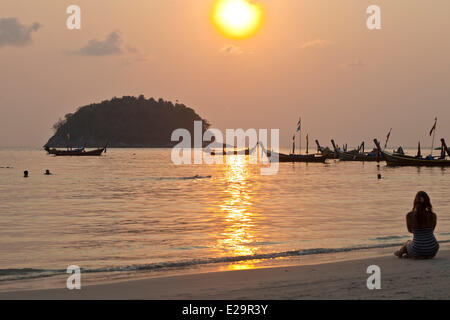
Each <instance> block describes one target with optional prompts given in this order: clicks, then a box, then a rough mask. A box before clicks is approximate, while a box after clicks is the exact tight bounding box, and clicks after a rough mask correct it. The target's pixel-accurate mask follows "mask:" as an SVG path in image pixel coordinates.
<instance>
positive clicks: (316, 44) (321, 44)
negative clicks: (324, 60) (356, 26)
mask: <svg viewBox="0 0 450 320" xmlns="http://www.w3.org/2000/svg"><path fill="white" fill-rule="evenodd" d="M332 44H333V42H331V41H328V40H323V39H315V40H311V41H307V42H304V43H303V44H302V45H301V48H302V49H307V48H326V47H329V46H330V45H332Z"/></svg>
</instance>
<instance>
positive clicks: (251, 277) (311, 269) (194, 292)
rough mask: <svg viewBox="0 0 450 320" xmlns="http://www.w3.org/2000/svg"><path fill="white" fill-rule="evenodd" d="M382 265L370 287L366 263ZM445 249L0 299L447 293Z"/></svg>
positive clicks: (449, 271) (449, 276)
mask: <svg viewBox="0 0 450 320" xmlns="http://www.w3.org/2000/svg"><path fill="white" fill-rule="evenodd" d="M370 265H377V266H379V267H380V268H381V289H379V290H369V289H368V288H367V285H366V282H367V278H368V277H369V276H370V275H369V274H367V273H366V270H367V267H368V266H370ZM449 298H450V250H448V248H445V250H441V251H440V252H439V254H438V256H437V257H436V258H435V259H432V260H411V259H398V258H396V257H394V256H393V255H392V256H391V255H385V256H381V257H374V258H365V259H358V260H350V261H340V262H332V263H322V264H316V265H304V266H291V267H275V268H261V269H253V270H238V271H223V272H210V273H202V274H192V275H181V276H171V277H163V278H151V279H143V280H131V281H124V282H116V283H106V284H99V285H90V286H85V287H82V289H81V290H72V291H70V290H68V289H47V290H34V291H21V292H4V293H1V294H0V299H194V300H195V299H449Z"/></svg>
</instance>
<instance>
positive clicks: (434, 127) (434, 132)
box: [430, 117, 437, 156]
mask: <svg viewBox="0 0 450 320" xmlns="http://www.w3.org/2000/svg"><path fill="white" fill-rule="evenodd" d="M436 124H437V117H436V118H435V119H434V126H433V128H431V131H433V140H431V153H430V155H431V156H433V149H434V136H435V135H436Z"/></svg>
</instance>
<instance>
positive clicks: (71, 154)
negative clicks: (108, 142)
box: [47, 148, 106, 157]
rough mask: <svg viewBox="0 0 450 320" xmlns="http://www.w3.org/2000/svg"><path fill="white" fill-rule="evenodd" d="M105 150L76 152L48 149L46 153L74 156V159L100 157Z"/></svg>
mask: <svg viewBox="0 0 450 320" xmlns="http://www.w3.org/2000/svg"><path fill="white" fill-rule="evenodd" d="M105 149H106V148H101V149H95V150H90V151H84V150H82V151H78V150H56V149H48V150H47V152H48V153H49V154H52V155H55V156H58V157H59V156H76V157H80V156H82V157H85V156H101V155H102V153H103V152H104V151H105Z"/></svg>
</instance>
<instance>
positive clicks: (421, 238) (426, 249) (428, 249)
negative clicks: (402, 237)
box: [407, 228, 439, 258]
mask: <svg viewBox="0 0 450 320" xmlns="http://www.w3.org/2000/svg"><path fill="white" fill-rule="evenodd" d="M412 232H413V234H414V237H413V241H412V242H411V243H410V244H409V245H408V247H407V250H408V255H410V256H413V257H417V258H432V257H434V256H435V255H436V253H437V252H438V250H439V243H438V242H437V240H436V238H435V237H434V234H433V228H424V229H415V230H413V231H412Z"/></svg>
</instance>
